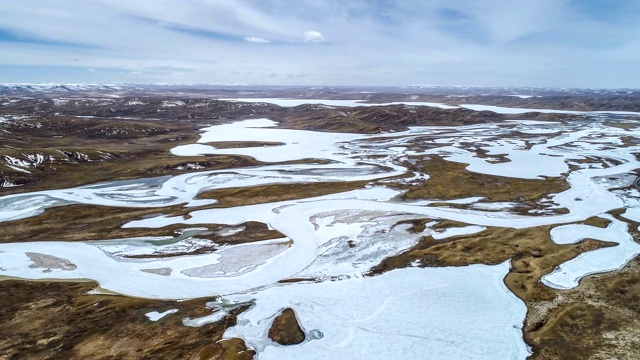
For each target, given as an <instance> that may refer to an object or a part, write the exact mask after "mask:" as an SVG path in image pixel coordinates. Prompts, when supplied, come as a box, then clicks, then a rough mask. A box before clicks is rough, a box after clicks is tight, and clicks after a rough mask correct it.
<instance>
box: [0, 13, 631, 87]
mask: <svg viewBox="0 0 640 360" xmlns="http://www.w3.org/2000/svg"><path fill="white" fill-rule="evenodd" d="M0 82H67V83H78V82H82V83H85V82H127V83H185V84H189V83H228V84H235V83H241V84H278V85H399V86H402V85H473V86H483V85H484V86H550V87H606V88H613V87H634V88H637V87H640V0H629V1H617V0H526V1H524V0H404V1H401V0H398V1H391V0H389V1H382V0H371V1H365V0H322V1H319V0H318V1H311V0H254V1H248V0H247V1H243V0H180V1H178V0H136V1H133V0H126V1H124V0H83V1H77V0H20V1H15V0H0Z"/></svg>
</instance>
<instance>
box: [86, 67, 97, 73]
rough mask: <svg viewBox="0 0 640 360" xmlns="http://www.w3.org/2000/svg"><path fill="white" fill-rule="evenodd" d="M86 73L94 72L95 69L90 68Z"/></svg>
mask: <svg viewBox="0 0 640 360" xmlns="http://www.w3.org/2000/svg"><path fill="white" fill-rule="evenodd" d="M87 71H88V72H95V71H96V69H94V68H90V69H87Z"/></svg>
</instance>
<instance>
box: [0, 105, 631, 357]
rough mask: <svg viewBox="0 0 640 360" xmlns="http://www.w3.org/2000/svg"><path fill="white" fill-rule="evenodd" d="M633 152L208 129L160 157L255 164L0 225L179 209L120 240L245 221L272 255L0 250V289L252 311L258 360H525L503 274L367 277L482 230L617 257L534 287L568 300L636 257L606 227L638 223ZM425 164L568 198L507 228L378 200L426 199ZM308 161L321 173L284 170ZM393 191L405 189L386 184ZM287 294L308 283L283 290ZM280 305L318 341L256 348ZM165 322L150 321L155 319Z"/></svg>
mask: <svg viewBox="0 0 640 360" xmlns="http://www.w3.org/2000/svg"><path fill="white" fill-rule="evenodd" d="M238 100H241V99H238ZM244 100H247V99H244ZM266 100H267V99H262V101H266ZM322 101H324V100H322ZM305 103H309V101H305ZM323 103H324V104H327V105H329V106H331V105H332V103H327V102H323ZM351 103H352V105H353V106H359V103H357V102H351ZM283 104H284V103H283ZM288 104H289V105H287V106H293V104H292V103H290V102H289V103H288ZM342 104H344V101H343V103H342ZM333 105H336V106H347V105H338V103H333ZM423 105H424V106H433V104H431V105H427V104H423ZM522 134H525V135H526V136H525V137H522ZM629 137H636V138H637V137H638V134H637V132H635V131H630V130H625V129H622V128H618V127H611V126H606V125H604V124H603V123H602V122H601V121H597V120H593V121H584V122H579V123H578V122H574V123H545V122H531V121H510V122H504V123H499V124H479V125H470V126H463V127H415V128H411V129H409V130H407V131H405V132H402V133H393V134H384V135H379V134H378V135H361V134H335V133H331V134H327V133H319V132H313V131H302V130H289V129H282V128H279V127H278V126H277V123H275V122H273V121H271V120H269V119H252V120H245V121H238V122H235V123H232V124H225V125H217V126H212V127H207V128H204V129H202V134H201V139H200V140H199V141H198V142H197V143H196V144H191V145H183V146H178V147H175V148H174V149H172V150H171V152H172V153H173V154H174V155H176V156H187V155H188V156H204V155H207V154H239V155H246V156H251V157H254V158H256V159H257V160H260V161H263V162H265V163H267V165H263V166H256V167H250V168H237V169H231V170H224V171H199V172H191V173H188V174H183V175H179V176H174V177H159V178H149V179H139V180H130V181H118V182H112V183H102V184H94V185H87V186H81V187H77V188H69V189H55V190H47V191H39V192H34V193H28V194H20V195H9V196H3V197H0V221H14V220H17V219H22V218H27V217H32V216H38V214H40V213H42V212H43V211H45V209H46V208H48V207H51V206H65V205H67V204H75V203H84V204H92V205H103V206H118V207H156V208H158V212H159V213H162V208H163V207H166V206H169V205H180V204H182V205H184V206H186V207H187V208H188V209H190V210H189V211H188V216H169V215H158V216H154V217H150V218H144V219H136V220H131V221H129V222H128V223H126V224H125V225H124V227H125V228H140V229H144V228H159V227H164V226H168V225H174V224H184V226H185V227H189V226H196V225H201V224H221V225H228V228H227V229H228V230H225V231H226V232H227V233H229V234H232V233H234V231H235V232H237V231H241V230H238V229H240V228H241V227H240V224H243V223H245V222H248V221H256V222H261V223H264V224H268V226H269V227H271V228H273V229H275V230H278V231H279V232H280V233H282V234H284V236H285V237H284V238H281V239H272V240H264V241H258V242H254V243H250V244H241V245H228V246H224V247H221V248H220V249H218V250H217V251H215V252H212V253H208V254H201V255H197V256H165V257H158V258H145V259H133V258H127V257H125V256H124V254H129V255H131V254H134V255H135V254H149V253H153V252H162V253H163V254H169V255H170V254H171V251H176V249H190V248H192V247H197V246H201V245H202V244H199V243H198V241H196V240H194V239H190V238H188V237H185V238H184V239H180V241H175V242H171V241H169V240H167V239H164V238H139V239H112V240H104V241H99V242H95V241H93V242H75V243H68V242H55V241H51V242H46V243H45V242H30V243H10V244H0V275H6V276H13V277H20V278H25V279H93V280H96V281H98V282H99V283H100V285H101V287H103V288H105V289H108V290H110V291H114V292H118V293H122V294H125V295H130V296H139V297H146V298H164V299H184V298H196V297H203V296H212V295H221V296H222V297H223V299H225V301H229V302H245V301H253V302H255V307H254V308H252V309H251V310H249V311H247V312H246V313H243V314H242V315H241V317H240V319H241V320H242V321H241V322H240V324H239V325H238V326H236V327H234V328H232V329H230V330H229V331H228V333H227V336H240V337H242V338H245V339H246V340H247V341H248V343H249V344H250V345H251V346H252V347H254V348H256V350H258V351H259V356H260V358H263V359H270V358H274V359H275V358H313V357H314V356H315V355H318V354H323V353H322V352H321V350H320V349H327V348H330V349H331V351H332V354H335V355H336V357H339V356H344V357H346V356H348V355H349V354H354V353H358V352H357V350H356V349H360V350H361V351H363V353H362V356H363V357H366V358H380V359H387V358H394V357H397V356H398V354H400V353H402V354H403V355H402V357H403V358H415V357H421V354H424V352H425V351H427V350H426V349H427V348H428V351H427V352H428V353H429V354H430V356H431V357H432V358H435V359H438V358H450V357H451V356H452V354H454V355H453V356H454V357H456V358H484V359H493V358H513V359H516V358H518V359H521V358H524V357H526V356H527V354H528V353H527V350H526V347H525V346H524V342H523V340H522V334H521V327H522V322H523V319H524V316H525V313H526V309H525V308H524V304H523V303H522V302H521V301H520V300H518V299H517V298H515V296H514V295H513V294H511V293H510V292H509V291H508V290H507V289H506V287H505V286H504V284H503V278H504V276H505V275H506V273H507V272H508V270H509V264H508V262H505V263H503V264H500V265H496V266H468V267H460V268H424V269H423V268H407V269H399V270H394V271H392V272H389V273H385V274H382V275H378V276H374V277H364V276H363V274H365V273H366V272H367V271H368V270H369V269H371V267H373V266H375V265H377V264H379V263H380V262H381V261H382V260H384V259H385V258H387V257H389V256H392V255H395V254H399V253H401V252H403V251H406V250H408V249H410V248H411V247H413V246H414V245H415V244H416V243H417V242H418V241H419V240H420V238H421V237H422V236H426V235H432V236H433V237H434V238H436V239H438V241H441V240H443V239H447V238H450V237H453V236H457V235H462V234H474V233H477V232H480V231H483V230H485V229H487V228H488V227H492V226H497V227H511V228H527V227H534V226H541V225H558V226H557V227H555V228H554V229H553V230H552V233H551V238H552V240H553V241H554V242H556V243H559V244H561V243H571V242H575V241H580V240H581V239H584V238H593V239H599V240H603V241H612V242H616V243H618V245H617V246H615V247H609V248H604V249H600V250H595V251H592V252H588V253H585V254H582V255H581V256H579V257H577V258H575V259H573V260H570V261H568V262H566V263H564V264H562V265H561V266H560V267H558V268H557V269H556V270H555V271H553V272H552V273H550V274H548V275H546V276H545V277H544V278H543V282H544V283H545V284H547V285H548V286H552V287H556V288H561V289H566V288H572V287H575V286H577V284H578V282H579V280H580V279H581V278H582V277H584V276H586V275H589V274H593V273H598V272H604V271H610V270H613V269H617V268H620V267H621V266H624V264H625V263H626V262H627V261H629V260H630V259H632V258H633V257H635V256H636V255H637V254H638V253H640V246H639V245H638V243H637V242H635V241H634V240H633V238H632V236H631V235H630V233H629V231H630V228H629V226H628V224H627V223H626V222H624V221H622V220H620V219H616V218H613V217H612V216H611V215H610V214H608V212H610V211H611V210H614V209H620V208H626V209H627V210H626V213H625V214H623V217H624V218H628V219H636V221H637V219H638V218H639V216H638V211H640V210H638V209H639V206H640V193H639V192H638V190H637V189H635V188H633V187H631V185H632V183H633V181H634V180H635V178H636V176H635V173H634V171H635V170H636V169H638V168H639V167H640V166H639V164H638V161H637V159H636V156H635V155H634V154H635V153H640V146H638V145H637V144H636V143H633V142H629V141H627V140H628V138H629ZM218 141H242V142H251V141H258V142H264V141H268V142H273V143H278V144H280V145H276V146H268V147H247V148H233V149H219V148H216V147H215V144H213V145H211V143H215V142H218ZM480 154H482V156H480ZM436 155H437V156H441V157H442V158H444V159H446V160H447V161H451V162H458V163H464V164H467V170H469V171H472V172H475V173H481V174H488V175H497V176H504V177H510V178H520V179H544V178H545V177H563V178H564V179H566V182H567V183H568V184H569V185H570V188H569V189H568V190H566V191H564V192H561V193H558V194H548V195H547V197H546V198H545V199H542V200H540V202H541V205H544V206H545V207H546V208H547V209H548V212H547V213H542V214H541V213H536V212H534V211H531V212H528V213H527V212H525V213H522V212H517V211H514V208H515V207H516V206H517V204H515V203H513V202H505V201H503V202H489V201H486V200H485V199H483V198H481V197H471V198H464V199H456V200H448V201H443V200H442V199H429V200H422V201H417V202H402V201H399V200H398V198H399V196H400V195H402V190H399V189H397V188H392V187H389V186H385V185H384V184H385V182H387V183H388V182H396V183H397V184H403V183H410V182H412V181H415V182H424V186H429V180H428V179H429V174H428V173H427V174H423V173H413V172H412V171H411V170H409V169H408V168H407V167H406V166H407V165H406V164H407V163H411V162H415V161H418V160H422V159H428V158H429V157H431V156H436ZM302 159H316V160H323V161H316V162H315V163H304V164H281V162H284V161H295V160H302ZM400 175H406V176H405V178H395V177H397V176H400ZM356 180H358V181H372V182H373V181H378V180H383V181H381V182H378V183H377V184H376V185H375V186H374V185H371V186H366V187H363V188H361V189H357V190H352V191H346V192H341V193H336V194H332V195H324V196H317V197H308V198H303V199H297V200H287V201H279V202H272V203H265V204H257V205H246V206H238V207H231V208H202V206H206V205H209V204H212V203H215V200H200V199H197V198H196V197H197V195H198V194H199V193H200V192H202V191H205V190H213V189H224V188H237V187H255V186H262V185H271V184H310V183H331V182H341V181H356ZM452 186H456V184H452ZM447 204H456V205H458V206H447ZM191 208H193V209H191ZM554 209H564V210H565V211H562V212H554V211H553V210H554ZM594 216H595V217H602V218H604V219H606V220H609V221H610V222H611V224H610V226H609V227H607V228H596V227H593V226H588V225H581V224H570V223H575V222H580V221H583V220H585V219H587V218H590V217H594ZM416 219H431V220H433V221H432V222H430V223H428V224H427V226H426V227H425V229H424V231H423V232H422V233H418V234H416V233H412V232H410V231H409V225H408V221H410V220H416ZM442 219H448V220H455V221H459V222H462V223H465V224H467V225H466V226H464V227H460V228H450V229H444V231H438V232H436V231H435V230H433V229H432V228H431V226H432V225H434V224H436V223H437V222H438V221H439V220H442ZM165 242H166V244H165ZM286 278H305V279H307V278H311V279H315V280H316V282H302V283H292V284H286V285H284V284H280V283H278V281H279V280H282V279H286ZM122 279H127V280H126V281H123V280H122ZM478 299H482V300H478ZM287 306H291V307H294V308H295V309H296V311H297V312H298V315H299V316H300V320H301V323H302V326H303V327H305V330H306V331H309V334H311V335H313V336H311V338H312V340H310V341H307V342H305V343H303V344H301V345H298V346H293V347H289V348H286V349H285V348H283V347H280V346H276V345H274V344H273V343H271V342H270V341H267V340H265V339H266V338H265V336H264V333H265V329H266V328H265V327H266V326H267V324H268V323H269V319H271V318H272V317H273V316H275V315H276V314H277V313H278V311H280V310H281V309H282V308H284V307H287ZM161 315H163V314H155V313H154V314H149V315H148V316H149V318H150V319H157V318H158V316H161ZM312 330H317V331H315V332H311V331H312ZM320 333H321V334H323V336H322V337H319V336H318V334H320ZM387 345H389V346H387ZM403 351H404V352H403ZM314 354H315V355H314Z"/></svg>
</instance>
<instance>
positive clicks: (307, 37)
mask: <svg viewBox="0 0 640 360" xmlns="http://www.w3.org/2000/svg"><path fill="white" fill-rule="evenodd" d="M302 37H303V39H304V42H312V43H318V42H323V41H324V36H322V34H321V33H320V32H318V31H314V30H309V31H305V33H304V34H302Z"/></svg>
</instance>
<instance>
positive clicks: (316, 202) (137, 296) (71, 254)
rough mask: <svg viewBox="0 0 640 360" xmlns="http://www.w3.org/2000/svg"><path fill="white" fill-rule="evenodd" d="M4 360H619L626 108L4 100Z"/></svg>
mask: <svg viewBox="0 0 640 360" xmlns="http://www.w3.org/2000/svg"><path fill="white" fill-rule="evenodd" d="M0 223H1V226H2V229H3V231H1V232H0V292H1V294H2V296H1V297H0V303H1V306H2V309H3V310H2V311H0V359H63V358H64V359H73V358H77V359H158V358H172V359H200V360H205V359H327V358H366V359H409V358H429V359H576V358H581V359H632V358H640V305H639V304H640V258H638V254H640V229H639V227H640V91H638V90H630V89H621V90H600V89H553V88H548V89H547V88H480V87H398V88H394V87H313V88H311V87H277V86H254V87H249V86H195V85H194V86H178V85H171V86H169V85H166V86H152V85H119V84H112V85H97V84H96V85H81V84H66V85H61V84H48V85H42V84H38V85H36V84H5V85H0Z"/></svg>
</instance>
